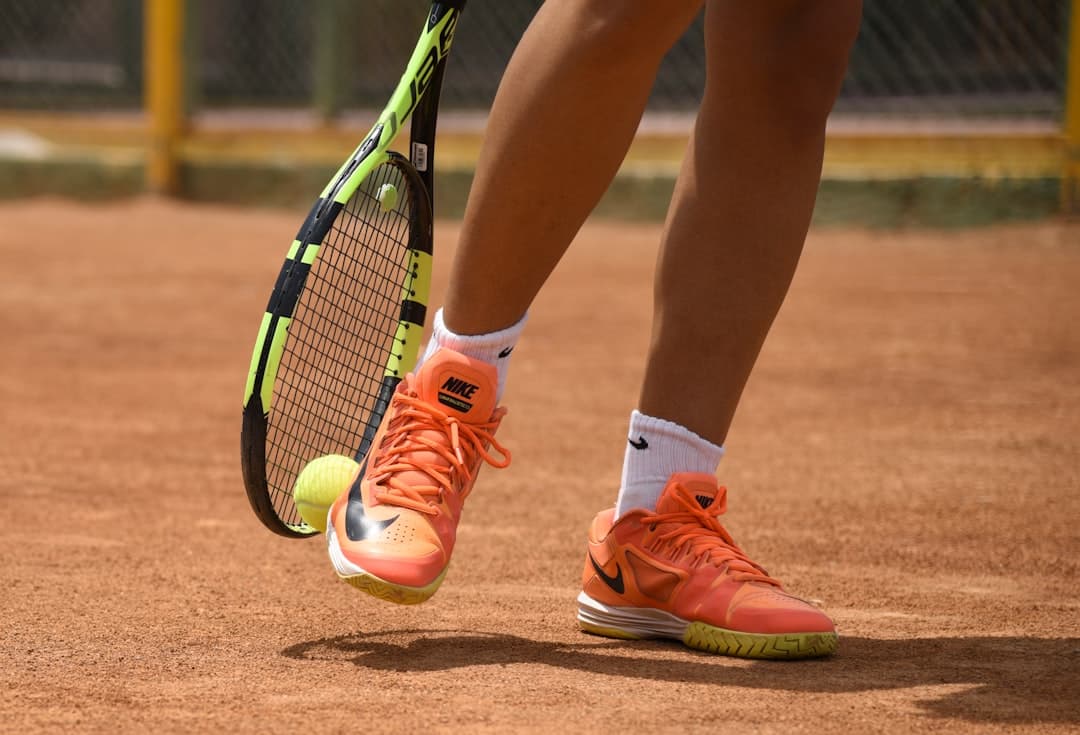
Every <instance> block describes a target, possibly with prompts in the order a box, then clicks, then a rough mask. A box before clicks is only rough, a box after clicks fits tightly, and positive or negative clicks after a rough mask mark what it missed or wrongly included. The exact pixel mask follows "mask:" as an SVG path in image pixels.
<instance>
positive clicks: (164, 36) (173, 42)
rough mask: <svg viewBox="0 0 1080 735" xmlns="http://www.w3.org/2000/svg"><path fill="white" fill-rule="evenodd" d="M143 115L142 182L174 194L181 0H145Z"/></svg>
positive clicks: (179, 132) (179, 128)
mask: <svg viewBox="0 0 1080 735" xmlns="http://www.w3.org/2000/svg"><path fill="white" fill-rule="evenodd" d="M144 7H145V17H146V21H145V22H146V26H145V51H144V53H145V54H146V77H145V78H146V93H145V104H146V115H147V120H148V122H149V127H150V149H149V151H147V159H146V183H147V186H149V188H150V190H151V191H154V192H157V193H159V194H175V193H176V191H177V186H178V184H179V176H178V172H179V166H178V160H177V154H178V151H179V144H180V139H181V137H182V136H183V134H184V129H185V126H186V120H185V111H184V67H183V58H184V51H183V38H184V0H145V6H144Z"/></svg>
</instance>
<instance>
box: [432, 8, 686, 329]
mask: <svg viewBox="0 0 1080 735" xmlns="http://www.w3.org/2000/svg"><path fill="white" fill-rule="evenodd" d="M700 6H701V0H548V2H546V3H545V4H544V5H543V6H542V7H541V9H540V11H539V12H538V13H537V15H536V18H535V19H534V20H533V23H532V25H531V26H530V27H529V30H528V31H527V32H526V34H525V36H524V37H523V38H522V41H521V43H520V44H519V46H518V48H517V51H516V52H515V53H514V57H513V60H512V61H511V62H510V66H509V67H508V68H507V71H506V74H505V76H504V77H503V80H502V83H501V84H500V86H499V93H498V95H497V97H496V99H495V104H494V106H493V108H492V111H491V117H490V119H489V123H488V129H487V134H486V138H485V141H484V149H483V151H482V153H481V156H480V161H479V164H478V166H477V175H476V180H475V181H474V183H473V187H472V192H471V194H470V198H469V205H468V207H467V208H466V211H465V219H464V223H463V226H462V234H461V246H460V249H459V251H458V254H457V258H456V260H455V262H454V266H453V270H452V273H451V279H450V290H449V292H448V293H447V296H446V304H445V307H444V319H445V322H446V325H447V327H449V328H450V329H451V330H452V331H453V332H456V333H458V334H483V333H486V332H494V331H495V330H498V329H502V328H505V327H508V326H510V325H511V324H514V323H515V322H517V321H518V320H519V319H520V318H521V317H522V316H523V315H524V314H525V312H526V310H527V309H528V307H529V304H530V303H532V300H533V298H534V297H535V296H536V293H537V292H538V291H539V289H540V287H541V286H542V285H543V283H544V281H545V280H547V277H548V276H549V275H550V274H551V271H552V269H553V268H554V267H555V265H556V263H558V261H559V258H561V257H562V255H563V253H564V252H565V251H566V248H567V247H568V246H569V244H570V241H571V240H572V239H573V238H574V235H575V234H576V233H577V231H578V230H579V229H580V227H581V225H582V223H583V222H584V221H585V218H586V217H587V216H588V214H589V212H590V211H592V209H593V207H595V206H596V203H597V202H598V201H599V199H600V197H601V196H602V195H603V193H604V190H605V189H606V188H607V186H608V184H609V183H610V182H611V179H612V178H613V177H614V175H615V172H616V171H617V170H618V167H619V164H620V163H621V162H622V160H623V158H624V157H625V155H626V150H627V148H629V146H630V142H631V141H632V140H633V137H634V133H635V132H636V130H637V126H638V122H639V121H640V119H641V114H642V112H643V111H644V109H645V103H646V101H647V100H648V96H649V91H650V89H651V88H652V84H653V80H654V78H655V76H656V70H657V67H658V66H659V64H660V60H661V59H662V58H663V55H664V53H665V52H666V51H667V50H668V48H669V47H670V46H671V45H672V44H673V43H674V42H675V41H676V40H677V39H678V37H679V36H680V35H681V34H682V33H683V31H684V30H685V29H686V27H687V26H688V25H689V23H690V21H691V20H692V19H693V17H694V15H695V14H696V13H697V11H698V9H699V8H700Z"/></svg>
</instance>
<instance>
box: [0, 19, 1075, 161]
mask: <svg viewBox="0 0 1080 735" xmlns="http://www.w3.org/2000/svg"><path fill="white" fill-rule="evenodd" d="M540 4H541V2H540V0H499V1H498V2H494V1H491V0H489V1H487V2H481V1H480V0H477V1H476V2H474V3H472V4H471V6H470V8H469V10H468V12H467V13H466V17H465V20H464V22H463V23H462V24H461V25H460V27H459V31H458V35H457V38H456V42H455V51H454V58H453V59H452V61H451V71H450V73H449V74H448V75H447V78H446V86H445V90H444V94H443V101H444V109H447V110H460V111H473V112H477V111H478V112H481V113H482V112H483V111H485V110H486V109H487V107H488V105H489V104H490V102H491V99H492V97H493V95H494V92H495V89H496V87H497V85H498V82H499V78H500V76H501V74H502V71H503V68H504V67H505V65H506V62H507V60H508V59H509V57H510V54H511V53H512V51H513V49H514V46H515V44H516V43H517V41H518V39H519V38H520V36H521V34H522V32H523V31H524V29H525V27H526V26H527V25H528V23H529V20H530V19H531V17H532V15H533V14H534V13H535V12H536V10H537V8H538V7H539V6H540ZM1073 4H1074V3H1073V2H1071V1H1070V0H905V1H904V2H895V0H865V6H864V19H863V25H862V29H861V32H860V36H859V39H858V42H857V44H856V47H855V49H854V51H853V54H852V63H851V66H850V71H849V73H848V77H847V79H846V81H845V83H844V86H843V91H842V93H841V98H840V101H839V103H838V105H837V108H836V111H835V113H834V120H836V121H838V122H840V123H843V122H844V121H847V122H849V123H852V124H857V125H858V127H859V129H860V130H863V131H866V130H869V131H871V133H872V131H873V130H874V129H878V130H883V131H889V132H888V134H887V135H885V136H884V138H888V139H889V140H892V139H893V138H894V137H895V135H896V130H897V129H920V130H922V131H923V132H922V133H920V134H922V135H925V134H926V133H925V131H926V130H927V129H938V130H941V129H948V130H954V131H955V130H957V129H959V130H968V131H982V132H973V133H972V135H971V136H969V138H970V139H971V140H975V139H976V138H977V137H978V135H982V134H984V133H985V131H986V130H988V129H989V130H993V131H995V134H996V135H997V138H996V140H997V143H998V144H999V145H998V149H999V150H1000V151H1001V152H1002V155H1003V157H1004V158H1005V159H1010V157H1011V158H1013V159H1017V160H1019V159H1021V158H1024V157H1025V156H1026V157H1027V158H1028V159H1030V158H1031V156H1032V155H1035V156H1036V157H1040V156H1041V157H1043V158H1047V162H1044V163H1043V164H1041V165H1043V168H1047V167H1048V166H1049V163H1048V160H1049V157H1052V156H1058V157H1060V159H1061V160H1060V161H1059V162H1058V163H1059V165H1058V166H1057V170H1056V171H1055V173H1054V175H1055V176H1058V177H1060V178H1061V179H1062V181H1068V180H1069V179H1070V178H1071V177H1072V176H1074V175H1075V172H1076V164H1075V161H1074V160H1073V158H1074V157H1075V155H1076V151H1075V147H1070V145H1073V146H1075V145H1076V144H1078V143H1080V141H1078V140H1077V139H1076V138H1077V137H1078V136H1080V110H1077V111H1076V112H1073V113H1069V112H1068V110H1072V109H1073V108H1075V107H1076V105H1077V104H1080V102H1078V101H1077V100H1076V99H1075V97H1076V96H1077V95H1076V94H1075V93H1074V94H1072V95H1071V96H1070V94H1069V89H1070V85H1071V87H1073V88H1076V87H1080V80H1078V79H1076V77H1077V76H1080V73H1078V72H1077V71H1075V70H1074V71H1073V72H1072V73H1071V74H1070V72H1069V65H1070V58H1071V59H1072V64H1073V65H1074V67H1075V66H1076V65H1077V64H1078V63H1080V62H1078V61H1077V54H1076V53H1075V52H1073V53H1072V54H1071V55H1070V32H1069V29H1070V22H1072V24H1073V25H1074V26H1076V25H1077V23H1076V18H1075V17H1072V16H1073V14H1072V13H1071V8H1072V6H1073ZM426 10H427V3H426V2H425V0H216V1H215V2H208V1H206V0H186V1H184V0H3V2H0V28H2V29H3V32H2V33H0V120H6V121H7V122H6V129H7V130H8V131H9V133H10V132H11V131H12V130H14V129H15V128H19V130H21V131H22V132H29V133H30V134H34V133H35V132H36V131H35V129H34V125H31V124H30V123H28V122H26V121H27V120H34V121H36V122H38V123H42V121H45V122H44V128H45V129H49V130H56V129H57V128H56V127H55V126H54V127H52V128H50V127H49V125H48V122H49V121H50V120H53V119H54V118H55V119H57V120H59V119H66V120H68V121H74V122H75V123H77V124H78V125H81V126H83V128H84V130H83V131H82V135H84V136H85V133H86V131H85V127H86V126H92V125H93V124H94V121H95V120H97V121H101V120H112V121H113V122H114V123H115V122H116V121H117V120H123V119H125V115H127V116H128V117H129V118H130V119H131V121H129V124H130V125H132V126H135V128H138V129H140V130H141V129H144V128H147V127H148V126H149V125H150V122H151V121H150V120H148V119H147V118H146V117H145V116H144V115H143V110H144V108H145V106H146V102H144V101H145V100H152V95H149V94H147V89H146V87H147V84H146V82H147V80H148V79H153V77H152V76H151V75H150V74H149V71H150V68H149V67H148V66H147V65H148V63H158V64H160V63H165V64H166V65H169V66H174V67H175V74H178V75H179V76H180V80H181V81H180V82H179V84H180V87H181V88H182V90H183V93H182V94H181V95H179V96H180V97H182V99H181V100H175V101H174V102H175V105H174V106H175V107H177V108H178V109H179V113H174V114H179V115H180V116H181V118H182V120H181V121H180V122H179V123H178V124H177V125H175V126H174V129H175V131H176V134H177V135H179V136H181V137H182V138H190V137H192V136H196V135H198V133H199V131H200V129H201V128H203V127H205V126H204V123H205V121H207V120H210V119H213V117H214V116H215V115H217V116H218V117H219V118H222V117H223V118H226V119H227V118H228V117H229V116H230V115H233V117H236V118H237V119H241V120H243V119H246V120H248V121H252V120H257V121H258V123H259V125H260V126H263V127H265V126H267V125H271V126H272V123H273V122H274V121H275V120H276V121H279V122H281V123H282V124H283V125H284V124H286V123H287V126H291V127H295V126H296V124H297V121H298V120H299V121H300V122H301V124H307V125H309V126H310V127H311V128H312V130H322V129H325V126H326V124H327V123H332V122H333V121H334V120H339V121H340V120H341V119H346V120H348V118H349V115H350V114H360V113H358V112H357V111H361V112H362V111H365V110H372V109H375V108H378V107H380V106H381V105H382V103H383V102H384V101H385V99H386V96H387V93H388V91H389V90H390V89H391V88H392V87H393V85H394V83H395V82H396V81H397V78H398V76H399V75H400V73H401V70H402V68H403V64H404V60H405V59H406V57H407V55H408V53H409V52H410V50H411V48H412V45H413V43H414V41H415V38H416V34H417V31H418V28H419V26H420V23H421V21H422V19H423V17H424V15H425V13H426ZM155 12H156V13H164V14H166V15H168V14H169V13H173V15H174V17H175V18H176V20H175V21H174V23H175V24H179V26H180V29H178V32H179V36H178V37H179V38H180V39H181V41H180V43H179V44H178V45H177V47H176V48H175V49H166V50H162V49H158V52H159V53H158V55H157V56H156V57H155V56H154V52H155V49H154V48H152V46H153V44H161V43H163V42H167V41H162V39H167V37H168V36H167V32H166V34H165V35H162V30H161V29H162V26H161V25H160V24H159V25H158V27H157V30H156V31H155V29H154V25H153V24H152V23H150V22H149V21H150V16H152V15H153V14H154V13H155ZM174 30H177V29H174ZM155 33H156V34H157V35H155ZM701 35H702V34H701V27H700V19H699V21H698V22H697V23H695V25H694V26H693V27H692V28H690V29H689V31H688V32H687V33H686V35H685V36H684V37H683V38H682V39H681V40H680V41H679V42H678V43H677V44H676V46H675V47H674V48H673V49H672V50H671V52H670V53H669V54H668V57H667V59H666V60H665V62H664V64H663V67H662V68H661V71H660V74H659V77H658V79H657V82H656V86H655V89H654V92H653V95H652V99H651V101H650V106H649V109H650V112H651V113H653V114H654V116H656V115H660V116H662V115H663V113H674V115H673V117H674V118H675V119H683V120H684V121H685V120H688V119H689V117H688V115H682V116H681V117H680V114H681V113H688V112H692V111H693V109H694V108H695V106H696V104H697V101H698V98H699V95H700V90H701V87H702V83H703V69H704V63H703V62H704V50H703V47H702V37H701ZM1072 35H1074V36H1075V35H1077V34H1076V33H1073V34H1072ZM155 39H157V40H155ZM1076 43H1077V39H1075V38H1074V39H1073V45H1075V44H1076ZM155 58H156V59H157V62H153V59H155ZM148 59H149V60H151V61H150V62H148ZM162 60H164V61H162ZM174 96H176V95H174ZM1070 97H1071V98H1072V100H1073V101H1072V107H1069V104H1068V103H1067V100H1069V99H1070ZM166 107H168V105H166ZM1067 108H1068V110H1067ZM252 109H255V110H258V111H259V113H258V114H257V115H256V116H251V115H249V116H247V117H246V118H244V117H242V116H239V117H238V116H237V112H238V111H251V110H252ZM271 111H274V112H271ZM360 116H361V117H362V114H361V115H360ZM1073 118H1078V119H1073ZM13 120H14V121H16V122H19V121H20V120H21V123H20V124H21V127H19V125H17V124H16V122H12V121H13ZM338 124H340V123H338ZM140 126H141V127H140ZM346 126H347V127H348V125H346ZM905 126H907V127H906V128H905ZM919 126H921V127H919ZM39 127H40V125H39ZM840 129H841V130H842V129H843V125H841V126H840ZM681 133H682V134H685V130H683V131H681ZM53 135H59V134H58V133H54V134H53ZM950 135H952V136H953V137H956V134H955V133H950ZM890 136H892V137H890ZM1018 136H1019V137H1025V136H1026V138H1027V139H1029V140H1028V143H1027V144H1025V145H1031V146H1032V148H1031V151H1032V152H1028V153H1025V152H1023V151H1021V150H1020V148H1022V147H1023V146H1020V148H1017V147H1015V146H1014V147H1013V148H1012V149H1010V150H1006V147H1005V143H1006V142H1009V141H1015V140H1016V139H1018ZM9 137H10V136H9ZM864 137H866V138H867V139H868V140H869V141H870V142H869V143H866V144H865V145H862V146H861V148H862V151H861V153H859V155H863V156H864V158H865V157H866V156H869V157H870V158H873V155H874V145H873V135H872V134H870V133H867V134H866V135H865V136H864ZM961 137H962V136H961ZM1033 137H1035V138H1038V140H1039V143H1038V145H1035V144H1034V143H1033V142H1032V141H1031V140H1030V139H1031V138H1033ZM884 138H883V139H884ZM1070 138H1072V140H1071V141H1070ZM80 139H81V138H80ZM181 143H182V141H181ZM1009 144H1010V145H1011V143H1009ZM11 147H12V146H11V145H10V144H9V145H8V146H7V148H8V149H10V148H11ZM1050 149H1053V150H1054V153H1053V154H1050V153H1048V151H1049V150H1050ZM4 150H5V148H4V147H3V145H0V153H2V152H3V151H4ZM177 150H178V151H180V153H179V154H178V155H179V156H180V157H181V158H182V153H183V146H182V145H180V146H179V147H178V148H177ZM852 155H855V154H854V153H853V154H852ZM979 155H980V156H983V157H984V158H985V155H989V156H990V158H992V157H993V151H990V152H989V154H985V153H980V154H979ZM1040 160H1042V159H1040ZM988 165H990V164H988ZM991 168H992V169H993V166H992V165H991ZM1006 168H1007V167H1006ZM1021 168H1022V167H1021ZM827 170H828V167H827ZM995 170H997V171H998V172H999V173H1000V171H1001V166H998V167H997V169H995Z"/></svg>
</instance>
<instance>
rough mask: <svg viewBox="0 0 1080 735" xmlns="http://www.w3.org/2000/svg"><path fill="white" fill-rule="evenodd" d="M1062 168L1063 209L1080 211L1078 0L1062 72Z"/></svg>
mask: <svg viewBox="0 0 1080 735" xmlns="http://www.w3.org/2000/svg"><path fill="white" fill-rule="evenodd" d="M1065 146H1066V153H1065V155H1066V160H1065V171H1064V172H1063V177H1062V181H1061V200H1062V201H1061V203H1062V208H1063V209H1064V210H1065V212H1067V213H1070V214H1076V213H1078V212H1080V0H1072V2H1071V3H1070V4H1069V51H1068V67H1067V69H1066V74H1065Z"/></svg>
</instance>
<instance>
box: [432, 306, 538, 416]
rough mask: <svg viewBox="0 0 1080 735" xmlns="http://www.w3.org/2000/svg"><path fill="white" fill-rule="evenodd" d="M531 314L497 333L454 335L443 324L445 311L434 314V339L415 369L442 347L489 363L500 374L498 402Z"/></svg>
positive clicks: (496, 396) (496, 399) (496, 398)
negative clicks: (516, 347)
mask: <svg viewBox="0 0 1080 735" xmlns="http://www.w3.org/2000/svg"><path fill="white" fill-rule="evenodd" d="M528 318H529V316H528V314H526V315H525V316H523V317H521V319H520V320H518V322H517V323H516V324H513V325H511V326H509V327H507V328H506V329H500V330H499V331H498V332H488V333H487V334H469V335H462V334H454V333H453V332H451V331H450V330H449V329H447V328H446V323H445V322H443V310H442V309H439V310H438V311H437V312H435V323H434V324H433V325H432V328H431V339H429V340H428V343H427V349H425V350H424V354H423V356H421V358H420V360H419V361H418V362H417V363H416V369H418V370H419V369H420V366H421V365H423V364H424V361H425V360H427V359H428V358H429V357H431V356H432V355H434V354H435V351H436V350H438V349H439V348H440V347H447V348H449V349H451V350H454V352H460V353H461V354H463V355H465V356H467V357H471V358H472V359H474V360H480V361H482V362H486V363H490V364H492V365H494V366H495V369H496V370H497V371H498V373H499V387H498V389H497V390H496V391H495V402H496V403H498V402H499V401H500V400H502V394H503V390H504V389H505V388H506V374H507V373H508V372H509V370H510V353H511V352H513V350H514V346H515V345H516V344H517V341H518V337H520V336H521V332H522V330H523V329H525V321H526V320H527V319H528Z"/></svg>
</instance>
